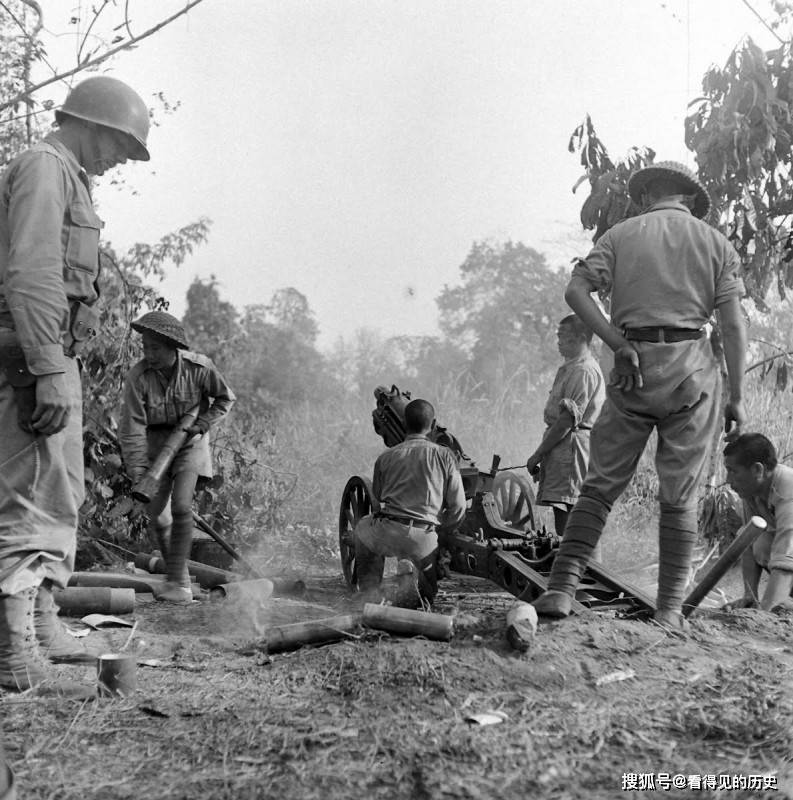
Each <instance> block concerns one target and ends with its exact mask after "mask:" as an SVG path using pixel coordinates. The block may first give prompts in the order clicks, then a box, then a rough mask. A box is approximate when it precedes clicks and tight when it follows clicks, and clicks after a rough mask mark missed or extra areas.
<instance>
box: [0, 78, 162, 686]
mask: <svg viewBox="0 0 793 800" xmlns="http://www.w3.org/2000/svg"><path fill="white" fill-rule="evenodd" d="M55 116H56V122H57V123H58V127H57V129H56V130H55V131H53V132H52V133H50V134H49V135H47V136H46V137H45V138H44V139H43V140H42V141H41V142H39V143H38V144H36V145H34V146H33V147H31V148H30V149H29V150H27V151H26V152H24V153H22V154H21V155H19V156H17V157H16V158H15V159H13V160H12V161H11V163H10V164H9V165H8V167H7V169H6V171H5V173H4V174H3V176H2V179H1V180H0V431H2V435H1V436H0V487H1V488H0V686H2V687H4V688H7V689H11V690H24V689H27V688H29V687H31V686H34V685H37V684H40V683H42V682H43V681H44V680H45V679H46V678H47V677H48V674H49V667H48V664H47V661H46V659H45V658H44V656H47V657H48V658H49V659H50V660H53V661H58V660H60V661H64V660H86V661H88V660H93V658H94V657H95V654H93V653H90V652H88V651H87V649H86V648H85V647H83V646H82V645H80V644H79V643H78V640H76V639H74V637H72V636H70V635H69V634H68V632H67V631H65V630H64V628H63V626H62V624H61V623H60V622H59V621H58V619H57V617H56V613H57V607H56V606H55V603H54V601H53V596H52V588H53V586H61V587H63V586H66V583H67V581H68V579H69V576H70V574H71V572H72V569H73V566H74V556H75V548H76V537H75V533H76V528H77V522H78V513H77V512H78V509H79V507H80V505H81V504H82V502H83V499H84V482H83V453H82V392H81V386H80V374H79V368H78V363H77V358H76V357H77V355H78V354H79V352H80V349H81V347H82V346H83V345H84V343H85V342H86V341H87V340H88V339H89V338H90V337H91V336H93V335H94V334H95V333H96V329H97V319H98V311H97V306H96V302H97V299H98V295H99V288H98V282H97V281H98V277H99V234H100V231H101V228H102V225H103V223H102V221H101V220H100V219H99V217H98V216H97V215H96V213H95V211H94V207H93V203H92V200H91V190H90V183H89V178H90V176H92V175H102V174H104V173H105V172H106V171H107V170H108V169H110V168H111V167H113V166H115V165H117V164H123V163H125V162H126V161H127V160H128V159H133V160H138V161H148V159H149V152H148V149H147V147H146V139H147V136H148V132H149V112H148V109H147V107H146V104H145V103H144V102H143V100H142V99H141V98H140V97H139V96H138V95H137V94H136V93H135V92H134V91H133V90H132V89H131V88H130V87H129V86H127V85H126V84H125V83H122V82H121V81H119V80H116V79H115V78H110V77H93V78H88V79H87V80H85V81H82V82H81V83H79V84H78V85H77V86H75V87H74V89H73V90H72V91H71V92H70V94H69V95H68V97H67V98H66V101H65V102H64V104H63V106H61V108H60V109H59V110H58V111H57V112H56V114H55ZM34 620H35V622H34ZM60 688H61V689H62V690H65V689H66V688H67V687H66V686H65V684H63V683H61V684H60ZM75 691H79V690H77V689H75Z"/></svg>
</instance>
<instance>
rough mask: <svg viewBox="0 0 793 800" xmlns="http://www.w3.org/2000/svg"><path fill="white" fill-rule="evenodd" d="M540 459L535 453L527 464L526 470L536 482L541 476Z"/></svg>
mask: <svg viewBox="0 0 793 800" xmlns="http://www.w3.org/2000/svg"><path fill="white" fill-rule="evenodd" d="M540 461H541V459H540V457H539V456H538V455H537V454H536V453H533V454H532V455H530V456H529V459H528V461H527V462H526V469H527V470H528V471H529V475H531V476H532V477H533V478H534V480H535V481H536V480H537V479H538V477H539V474H540Z"/></svg>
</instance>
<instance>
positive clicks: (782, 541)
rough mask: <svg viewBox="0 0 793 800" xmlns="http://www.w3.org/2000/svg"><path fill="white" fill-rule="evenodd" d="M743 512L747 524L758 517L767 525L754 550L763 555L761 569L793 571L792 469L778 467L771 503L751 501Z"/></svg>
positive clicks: (747, 501) (756, 498)
mask: <svg viewBox="0 0 793 800" xmlns="http://www.w3.org/2000/svg"><path fill="white" fill-rule="evenodd" d="M744 509H745V512H746V519H747V520H748V519H749V518H750V517H752V516H754V515H757V516H760V517H762V518H763V519H764V520H765V521H766V522H767V523H768V527H767V528H766V530H765V532H764V533H762V534H761V535H760V537H759V538H758V541H757V544H756V545H755V548H754V550H755V553H756V554H757V553H758V551H759V552H760V553H762V557H761V562H763V563H762V566H764V567H766V568H767V569H769V570H771V569H783V570H787V571H788V572H791V571H793V468H791V467H788V466H786V465H784V464H778V465H777V466H776V468H775V469H774V475H773V477H772V478H771V487H770V489H769V492H768V499H767V500H765V499H763V498H760V497H752V498H751V499H749V500H745V501H744Z"/></svg>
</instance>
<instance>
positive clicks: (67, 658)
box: [34, 581, 99, 664]
mask: <svg viewBox="0 0 793 800" xmlns="http://www.w3.org/2000/svg"><path fill="white" fill-rule="evenodd" d="M34 622H35V626H36V638H37V639H38V642H39V647H40V648H41V652H42V655H44V656H45V657H46V658H48V659H49V660H50V661H52V662H53V663H54V664H75V663H79V662H92V661H96V659H97V658H98V657H99V652H98V651H97V650H93V649H91V648H90V647H87V646H86V645H85V644H84V643H83V642H82V641H80V640H79V639H75V638H74V636H72V635H71V634H70V633H69V631H68V630H67V629H66V626H65V625H64V624H63V622H61V620H60V619H59V618H58V606H57V605H56V604H55V598H54V597H53V596H52V583H51V582H50V581H44V582H43V583H42V584H41V586H39V590H38V593H37V594H36V603H35V611H34Z"/></svg>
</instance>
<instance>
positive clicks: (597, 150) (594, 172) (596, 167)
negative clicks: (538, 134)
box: [567, 114, 655, 242]
mask: <svg viewBox="0 0 793 800" xmlns="http://www.w3.org/2000/svg"><path fill="white" fill-rule="evenodd" d="M567 149H568V150H569V152H571V153H576V152H577V153H578V155H579V160H580V162H581V166H582V167H583V168H584V174H583V175H582V176H581V177H580V178H579V179H578V182H577V183H576V185H575V186H574V187H573V191H575V190H576V189H578V187H579V186H580V185H581V184H582V183H583V182H584V181H589V187H590V188H589V196H588V197H587V198H586V200H585V201H584V204H583V206H581V225H583V227H584V230H587V231H589V230H594V231H595V234H594V236H593V237H592V240H593V241H595V242H596V241H597V240H598V239H599V238H600V237H601V236H602V235H603V234H604V233H605V232H606V231H607V230H608V229H609V228H611V227H612V226H613V225H616V224H617V223H618V222H621V221H622V220H623V219H627V218H628V217H633V216H635V215H636V214H638V213H639V210H640V209H639V208H638V206H637V205H636V204H635V203H634V202H633V201H632V200H631V199H630V197H629V196H628V178H630V176H631V174H632V173H633V172H635V171H636V170H637V169H640V168H641V167H644V166H646V165H647V164H650V163H652V161H653V159H654V158H655V151H654V150H652V149H651V148H649V147H632V148H631V149H630V150H629V151H628V153H627V155H626V156H625V157H624V158H621V159H619V160H617V161H616V162H614V161H612V159H611V157H610V156H609V154H608V151H607V150H606V147H605V145H604V144H603V142H601V140H600V138H599V137H598V135H597V133H596V131H595V126H594V125H593V124H592V120H591V118H590V116H589V114H587V115H586V117H585V119H584V121H583V122H582V123H581V124H580V125H579V126H578V127H577V128H576V129H575V130H574V131H573V133H572V135H571V136H570V141H569V142H568V145H567Z"/></svg>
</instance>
